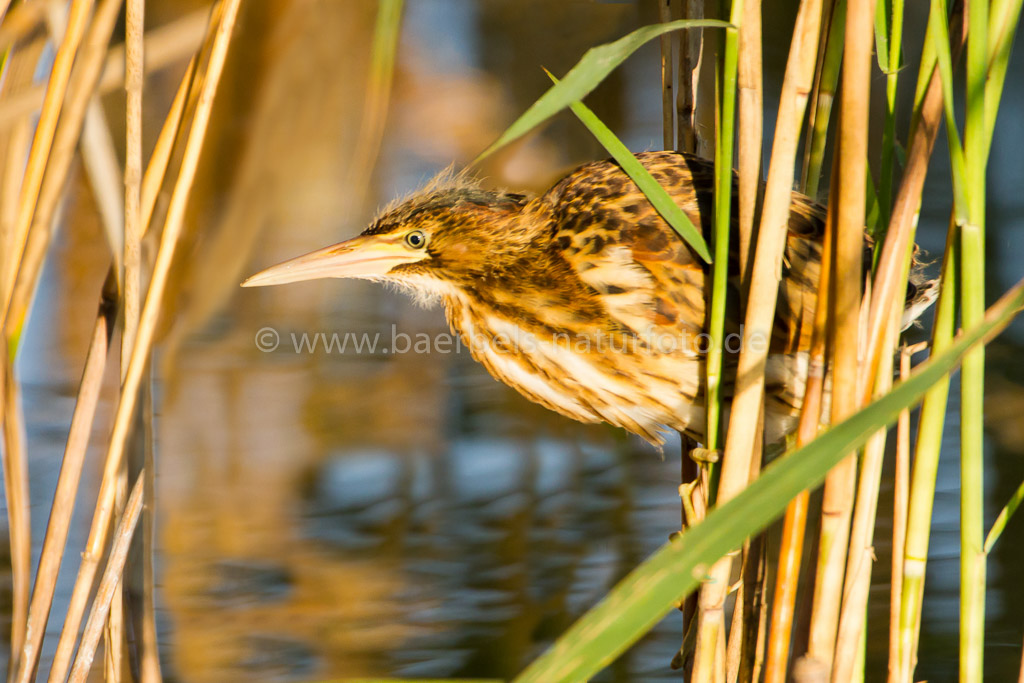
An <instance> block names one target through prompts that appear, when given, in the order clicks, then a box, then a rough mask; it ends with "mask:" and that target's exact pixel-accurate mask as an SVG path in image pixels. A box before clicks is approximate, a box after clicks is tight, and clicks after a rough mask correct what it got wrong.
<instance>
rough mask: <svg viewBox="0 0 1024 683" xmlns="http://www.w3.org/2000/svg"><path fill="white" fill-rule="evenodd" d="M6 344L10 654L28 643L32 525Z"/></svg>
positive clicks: (20, 420) (21, 421)
mask: <svg viewBox="0 0 1024 683" xmlns="http://www.w3.org/2000/svg"><path fill="white" fill-rule="evenodd" d="M0 342H3V344H2V346H3V349H2V353H3V359H2V360H0V363H2V364H3V365H4V368H3V369H2V370H0V379H2V380H3V386H2V390H3V395H4V404H3V409H4V425H3V445H4V451H3V467H4V496H5V499H6V501H7V525H8V532H9V534H10V539H11V540H10V546H11V584H12V585H11V652H18V651H19V650H20V649H21V646H22V643H24V642H25V624H26V622H27V621H28V600H29V590H30V588H31V585H32V524H31V518H30V515H29V507H30V506H29V491H28V454H27V453H26V449H25V416H24V414H23V413H22V410H21V388H20V385H19V383H18V377H17V374H16V371H15V368H14V364H13V362H12V361H13V358H12V357H11V355H10V354H9V353H7V343H6V342H7V338H6V337H5V336H4V335H2V334H0Z"/></svg>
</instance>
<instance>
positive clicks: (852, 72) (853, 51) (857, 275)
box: [808, 0, 875, 670]
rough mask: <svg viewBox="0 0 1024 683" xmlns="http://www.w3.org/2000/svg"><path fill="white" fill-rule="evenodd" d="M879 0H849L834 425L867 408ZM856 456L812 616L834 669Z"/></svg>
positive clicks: (828, 495)
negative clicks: (862, 377)
mask: <svg viewBox="0 0 1024 683" xmlns="http://www.w3.org/2000/svg"><path fill="white" fill-rule="evenodd" d="M874 11H875V4H874V0H850V2H849V4H848V7H847V16H846V34H845V42H844V47H843V50H844V53H843V63H844V64H843V73H842V86H843V96H842V100H841V101H840V122H839V123H840V128H839V146H838V156H837V160H836V162H835V163H838V164H839V175H838V179H839V185H838V187H837V188H835V189H836V191H835V192H833V195H832V198H831V202H836V203H837V206H838V208H837V211H836V222H835V240H834V242H833V248H834V250H835V255H836V260H835V273H836V277H834V278H833V279H832V288H833V293H834V298H833V299H832V319H831V322H832V325H833V328H832V329H833V330H834V334H833V336H832V339H833V342H834V346H833V361H832V411H831V412H832V414H831V422H832V424H838V423H839V422H841V421H842V420H844V419H846V418H847V417H849V416H850V415H852V414H853V413H854V412H856V411H857V409H858V408H859V407H860V405H861V402H860V401H859V397H858V394H857V391H856V387H857V375H858V369H859V367H858V342H859V339H860V318H861V315H860V310H861V287H862V279H861V264H862V260H863V253H864V252H863V249H864V211H865V210H864V199H865V193H866V187H865V186H866V182H867V147H868V103H869V101H870V96H871V81H870V79H871V43H872V38H873V35H872V34H873V29H874ZM856 477H857V457H856V454H855V453H851V454H849V455H848V456H847V458H846V459H845V460H843V461H842V462H840V463H839V465H837V466H836V467H835V468H833V469H832V471H831V472H829V474H828V476H827V477H826V478H825V488H824V494H823V497H822V508H821V510H822V512H821V531H820V534H819V545H818V548H819V551H818V566H817V571H816V580H815V585H814V604H813V607H812V610H811V631H810V636H809V640H808V654H809V655H810V656H811V657H812V658H813V659H815V660H817V661H819V662H821V663H823V664H824V665H825V668H826V670H831V666H832V660H833V655H834V648H835V642H836V629H837V627H838V623H839V606H840V605H839V600H837V599H836V597H837V596H839V595H841V594H842V593H841V591H842V587H843V573H844V568H845V564H846V562H845V560H846V550H847V545H848V544H847V541H848V539H849V533H850V515H851V513H852V511H853V499H854V491H855V490H856Z"/></svg>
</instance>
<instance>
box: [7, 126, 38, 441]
mask: <svg viewBox="0 0 1024 683" xmlns="http://www.w3.org/2000/svg"><path fill="white" fill-rule="evenodd" d="M31 140H32V125H31V121H29V120H28V119H27V118H26V119H23V120H22V121H21V123H20V125H18V126H16V127H14V128H12V129H11V130H10V132H9V135H8V136H7V149H6V150H5V156H4V160H3V169H2V171H0V174H2V175H0V270H4V271H6V270H12V269H17V267H18V262H17V261H15V260H14V253H13V252H14V249H13V244H12V243H13V240H14V221H15V219H16V217H17V216H16V212H17V206H18V192H19V191H20V188H21V173H22V171H23V170H24V168H25V157H26V156H27V155H28V147H29V143H30V141H31ZM5 296H7V295H6V294H5V293H4V292H0V299H2V298H4V297H5ZM0 424H3V418H2V417H0Z"/></svg>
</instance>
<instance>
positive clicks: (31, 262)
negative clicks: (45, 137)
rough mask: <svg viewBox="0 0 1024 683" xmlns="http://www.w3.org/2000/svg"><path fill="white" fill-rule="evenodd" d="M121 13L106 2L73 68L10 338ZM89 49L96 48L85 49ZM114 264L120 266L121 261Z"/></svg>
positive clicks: (114, 1)
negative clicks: (104, 47)
mask: <svg viewBox="0 0 1024 683" xmlns="http://www.w3.org/2000/svg"><path fill="white" fill-rule="evenodd" d="M119 8H120V0H104V1H103V3H101V5H100V7H99V9H98V10H97V12H96V15H95V16H94V17H93V22H92V24H91V25H90V27H89V31H88V33H87V35H86V36H85V39H84V41H83V43H82V49H81V51H80V52H81V54H80V56H79V62H78V67H77V68H76V69H75V73H74V77H73V78H72V80H71V85H70V87H69V88H68V89H67V98H66V102H65V105H64V111H63V113H62V114H61V117H60V122H59V124H58V126H57V129H56V131H55V132H54V134H53V136H52V138H51V145H50V149H49V155H50V159H49V162H48V164H47V168H46V174H45V176H44V177H43V182H42V184H41V187H40V189H39V192H38V193H37V202H36V205H35V207H34V209H33V217H32V222H31V226H32V228H31V230H30V231H29V234H28V239H27V241H26V242H25V244H24V247H23V249H22V255H21V264H20V266H19V271H18V274H17V280H16V282H15V288H14V293H13V295H12V296H11V301H10V303H9V309H8V316H7V325H8V327H7V331H8V334H11V335H17V334H20V329H21V325H22V324H23V323H24V321H25V316H26V314H27V312H28V309H29V306H30V305H31V302H32V297H33V295H34V293H35V291H36V283H37V282H38V279H39V274H40V272H41V270H42V265H43V261H44V260H45V258H46V252H47V248H48V246H49V244H50V237H51V235H52V232H53V230H54V229H55V225H54V217H55V216H56V213H57V208H58V207H59V206H60V202H61V198H62V197H63V196H64V187H65V184H66V180H67V175H68V171H69V170H70V168H71V163H72V161H73V160H74V156H75V149H76V147H77V145H78V140H79V137H80V135H81V131H82V123H83V121H84V120H85V116H86V112H87V111H88V108H89V102H90V99H91V98H92V93H93V92H94V89H95V87H96V80H97V79H98V78H99V69H100V66H101V65H102V58H103V49H102V47H100V46H101V45H105V44H106V43H107V42H109V41H110V35H111V33H113V30H114V23H115V22H116V21H117V13H118V9H119ZM68 30H70V28H69V29H68ZM87 47H90V48H92V49H87ZM116 260H117V261H120V257H118V258H117V259H116Z"/></svg>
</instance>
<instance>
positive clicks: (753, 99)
mask: <svg viewBox="0 0 1024 683" xmlns="http://www.w3.org/2000/svg"><path fill="white" fill-rule="evenodd" d="M736 83H737V89H738V91H739V92H738V101H737V117H738V118H739V125H738V128H739V132H738V139H737V141H736V148H737V155H738V163H737V170H738V174H739V180H738V183H737V189H736V195H737V203H738V221H739V223H738V226H737V233H738V235H739V246H738V250H739V268H740V292H741V295H740V301H741V305H743V304H745V303H746V299H747V290H748V288H749V285H750V268H751V265H752V264H753V253H754V252H753V245H754V220H755V218H756V216H757V203H758V199H759V197H758V194H759V193H760V191H761V154H762V151H761V136H762V132H761V131H762V125H763V117H764V110H763V108H764V92H763V85H762V78H761V0H744V4H743V20H742V22H741V24H740V36H739V65H738V70H737V76H736Z"/></svg>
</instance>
